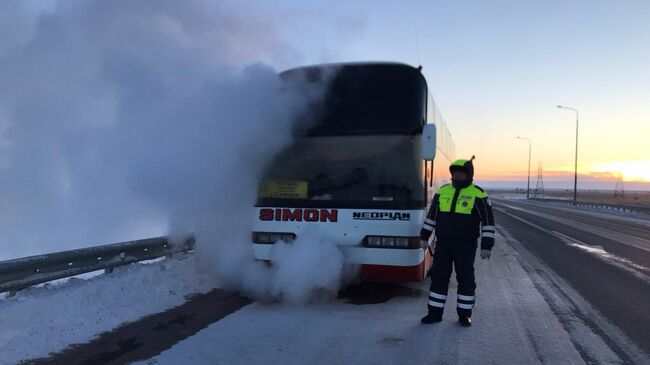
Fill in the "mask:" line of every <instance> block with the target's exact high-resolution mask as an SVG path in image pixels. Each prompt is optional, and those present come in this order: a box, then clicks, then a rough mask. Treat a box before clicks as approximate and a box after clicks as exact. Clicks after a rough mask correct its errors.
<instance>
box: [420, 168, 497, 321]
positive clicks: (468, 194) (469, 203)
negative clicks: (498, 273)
mask: <svg viewBox="0 0 650 365" xmlns="http://www.w3.org/2000/svg"><path fill="white" fill-rule="evenodd" d="M473 159H474V156H472V158H471V159H470V160H456V161H454V163H452V164H451V166H450V167H449V171H450V172H451V175H452V176H451V181H452V183H451V184H447V185H443V186H442V187H440V189H439V190H438V192H436V194H435V195H434V197H433V200H432V202H431V207H430V208H429V212H428V214H427V216H426V218H425V220H424V224H423V226H422V231H421V232H420V238H421V239H422V240H423V244H428V242H429V238H430V237H431V234H432V233H434V232H435V236H436V239H437V242H436V248H435V251H434V253H433V266H432V267H431V271H430V272H429V274H430V276H431V289H430V292H429V302H428V314H427V315H426V316H425V317H423V318H422V323H426V324H429V323H434V322H440V321H442V312H443V310H444V307H445V302H446V299H447V290H448V288H449V278H450V277H451V271H452V264H453V265H454V268H455V270H456V280H457V281H458V296H457V308H456V311H457V313H458V321H459V323H460V324H461V325H463V326H465V327H469V326H471V325H472V321H471V319H470V317H471V316H472V308H473V307H474V302H475V299H476V297H475V290H476V282H475V280H474V256H475V255H476V248H477V239H478V238H479V236H480V237H481V258H482V259H489V258H490V256H491V253H492V247H493V246H494V234H495V228H494V216H493V215H492V207H491V203H490V200H489V199H488V196H487V193H486V192H485V191H484V190H483V189H481V188H480V187H478V186H476V185H474V184H473V183H472V180H473V177H474V165H473V164H472V160H473Z"/></svg>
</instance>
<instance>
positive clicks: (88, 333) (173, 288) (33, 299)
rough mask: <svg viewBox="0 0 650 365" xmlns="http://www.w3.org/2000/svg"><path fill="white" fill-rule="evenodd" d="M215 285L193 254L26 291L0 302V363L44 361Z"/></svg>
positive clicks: (172, 305) (181, 301) (175, 304)
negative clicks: (38, 359)
mask: <svg viewBox="0 0 650 365" xmlns="http://www.w3.org/2000/svg"><path fill="white" fill-rule="evenodd" d="M215 286H217V282H216V280H215V279H214V277H212V276H211V275H209V274H208V273H207V271H204V270H202V268H201V267H200V265H199V263H198V262H197V258H196V257H195V255H193V254H187V255H179V256H177V257H175V258H172V259H165V260H162V261H158V262H154V263H149V264H134V265H128V266H125V267H120V268H116V269H115V271H114V272H113V273H112V274H109V275H103V274H102V275H98V276H94V277H91V278H88V279H82V278H72V279H69V280H66V281H64V282H59V283H55V284H49V285H44V286H41V287H36V288H30V289H26V290H24V291H21V292H19V293H18V294H17V295H16V296H14V297H8V298H4V299H0V364H14V363H16V362H18V361H20V360H23V359H27V358H35V357H43V356H46V355H47V354H49V353H51V352H55V351H60V350H62V349H64V348H65V347H67V346H68V345H70V344H74V343H83V342H87V341H89V340H91V339H92V338H94V337H96V336H97V335H98V334H99V333H101V332H104V331H108V330H111V329H113V328H115V327H117V326H119V325H120V324H122V323H124V322H130V321H134V320H136V319H138V318H141V317H143V316H145V315H148V314H151V313H157V312H161V311H164V310H166V309H169V308H172V307H175V306H177V305H180V304H182V303H183V302H184V301H185V297H186V296H187V295H190V294H193V293H198V292H207V291H208V290H210V289H212V288H214V287H215Z"/></svg>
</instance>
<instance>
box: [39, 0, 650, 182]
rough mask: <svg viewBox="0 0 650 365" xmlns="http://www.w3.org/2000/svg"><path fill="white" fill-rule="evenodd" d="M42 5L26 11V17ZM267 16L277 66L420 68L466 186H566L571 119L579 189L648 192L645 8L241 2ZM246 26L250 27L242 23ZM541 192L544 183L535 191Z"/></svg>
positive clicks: (649, 25) (648, 13) (619, 4)
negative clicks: (468, 176)
mask: <svg viewBox="0 0 650 365" xmlns="http://www.w3.org/2000/svg"><path fill="white" fill-rule="evenodd" d="M55 3H56V2H55V1H52V0H46V1H41V2H31V3H30V4H31V5H30V11H31V12H32V13H33V14H38V13H39V12H42V11H47V10H48V9H50V8H51V7H52V6H54V5H53V4H55ZM239 4H241V6H242V7H243V8H244V10H243V12H244V13H245V12H246V11H247V10H246V7H247V6H249V7H251V8H256V12H255V13H253V12H251V14H252V15H256V14H259V11H258V10H259V9H262V12H261V13H262V14H264V13H265V12H266V13H268V14H269V16H270V17H278V16H280V17H282V16H285V17H286V23H285V24H284V26H283V27H281V32H282V37H283V39H284V41H285V42H286V43H287V44H289V45H290V47H288V51H287V54H286V55H285V57H278V56H277V55H276V56H274V58H273V59H265V60H261V61H264V62H266V63H270V64H272V65H274V66H275V67H277V68H278V69H283V68H288V67H294V66H298V65H301V64H313V63H321V62H345V61H366V60H380V61H398V62H404V63H408V64H411V65H418V64H419V65H422V66H423V73H424V75H425V77H426V79H427V81H428V85H429V89H430V92H431V93H432V95H433V97H434V99H435V100H436V103H437V104H438V106H439V108H440V109H441V111H442V113H443V115H444V117H445V119H446V121H447V122H448V124H449V127H450V129H451V132H452V135H453V138H454V140H455V142H456V148H457V151H456V155H457V156H459V157H460V156H464V157H469V156H471V155H476V161H475V165H476V179H477V181H484V182H485V183H486V184H488V185H490V184H491V185H495V184H496V185H505V186H514V185H516V186H522V185H521V184H522V182H523V181H525V179H526V175H527V168H528V157H529V156H528V143H527V142H526V141H525V140H520V139H517V138H516V137H517V136H523V137H527V138H529V139H530V140H531V147H532V155H531V175H532V179H533V180H535V179H536V177H537V170H538V167H539V165H540V164H541V165H542V167H543V171H544V178H545V180H547V181H548V182H549V183H551V184H555V186H556V187H567V188H568V187H571V186H572V184H573V169H574V157H575V138H576V135H575V127H576V115H575V113H574V112H573V111H570V110H562V109H558V108H556V106H557V105H558V104H561V105H566V106H569V107H573V108H575V109H577V110H578V111H579V147H578V171H579V175H580V178H579V181H580V182H582V183H584V185H583V186H584V187H585V188H605V189H613V188H614V187H615V185H616V180H617V178H618V177H619V176H620V177H621V178H622V179H623V180H624V181H625V183H626V184H627V186H628V187H629V188H632V189H642V190H650V147H649V146H648V144H647V139H648V137H650V126H649V125H650V102H649V101H650V47H648V44H650V2H648V1H643V0H641V1H616V2H614V1H585V0H569V1H372V2H369V1H354V0H353V1H350V0H346V1H323V0H313V1H309V2H304V1H298V0H280V1H275V2H273V3H264V2H251V1H244V2H240V3H239ZM251 21H255V19H251ZM547 184H548V183H547Z"/></svg>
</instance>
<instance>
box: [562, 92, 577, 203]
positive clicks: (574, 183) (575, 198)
mask: <svg viewBox="0 0 650 365" xmlns="http://www.w3.org/2000/svg"><path fill="white" fill-rule="evenodd" d="M557 107H558V108H560V109H568V110H573V111H574V112H576V160H575V174H574V178H573V202H574V203H575V202H577V201H578V111H577V110H576V109H574V108H570V107H568V106H562V105H558V106H557Z"/></svg>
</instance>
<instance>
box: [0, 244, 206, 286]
mask: <svg viewBox="0 0 650 365" xmlns="http://www.w3.org/2000/svg"><path fill="white" fill-rule="evenodd" d="M194 242H195V240H194V237H189V238H186V239H184V240H183V242H181V243H174V242H172V241H170V239H169V238H168V237H155V238H147V239H143V240H137V241H127V242H120V243H114V244H110V245H103V246H95V247H88V248H81V249H77V250H70V251H62V252H55V253H50V254H45V255H37V256H29V257H23V258H19V259H13V260H7V261H0V293H4V292H10V295H13V294H15V293H16V291H18V290H21V289H25V288H28V287H30V286H33V285H37V284H42V283H46V282H48V281H52V280H56V279H62V278H67V277H70V276H75V275H80V274H84V273H87V272H91V271H97V270H105V271H106V272H111V271H112V270H113V268H115V267H118V266H123V265H128V264H132V263H135V262H139V261H144V260H152V259H156V258H159V257H163V256H171V255H173V254H175V253H179V252H187V251H190V250H192V249H194Z"/></svg>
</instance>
